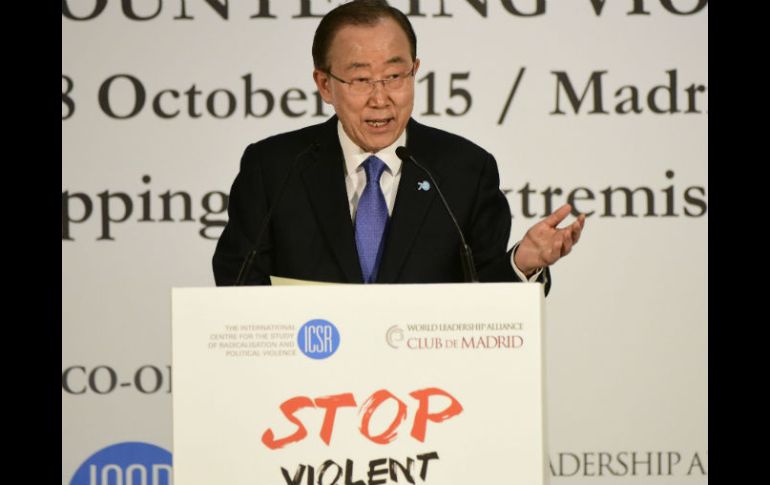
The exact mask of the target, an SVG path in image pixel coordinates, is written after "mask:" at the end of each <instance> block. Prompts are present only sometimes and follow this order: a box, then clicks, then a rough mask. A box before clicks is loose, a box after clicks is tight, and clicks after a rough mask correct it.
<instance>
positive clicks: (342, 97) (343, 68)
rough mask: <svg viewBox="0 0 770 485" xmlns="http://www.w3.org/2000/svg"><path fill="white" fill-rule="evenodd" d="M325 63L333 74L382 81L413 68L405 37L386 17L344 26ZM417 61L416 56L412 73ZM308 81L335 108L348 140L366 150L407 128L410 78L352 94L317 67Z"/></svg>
mask: <svg viewBox="0 0 770 485" xmlns="http://www.w3.org/2000/svg"><path fill="white" fill-rule="evenodd" d="M327 62H328V64H329V67H330V69H329V70H330V71H331V73H332V74H334V75H335V76H337V77H338V78H340V79H342V80H345V81H351V80H353V79H370V80H379V79H385V78H387V77H388V76H391V75H394V74H404V73H407V72H409V71H410V70H411V69H412V56H411V51H410V48H409V40H408V39H407V37H406V34H405V33H404V31H403V30H401V27H399V25H398V24H397V23H396V21H395V20H393V19H391V18H384V19H381V20H380V21H379V22H377V23H376V24H374V25H346V26H344V27H342V28H341V29H340V30H338V31H337V33H336V34H335V36H334V39H333V40H332V43H331V47H330V49H329V52H328V56H327ZM419 64H420V61H419V60H415V62H414V71H415V72H416V71H417V68H418V67H419ZM313 79H314V80H315V82H316V85H317V86H318V91H319V92H320V93H321V97H322V98H323V100H324V101H326V102H327V103H329V104H331V105H332V106H334V111H336V112H337V116H338V117H339V119H340V121H341V122H342V128H343V129H344V130H345V133H347V135H348V136H349V137H350V139H351V140H353V142H355V143H356V145H358V146H359V147H361V148H363V149H364V150H366V151H369V152H376V151H379V150H381V149H383V148H385V147H387V146H389V145H391V144H393V143H394V142H395V141H396V139H397V138H398V137H399V136H400V135H401V133H402V132H403V131H404V129H405V128H406V123H407V122H408V121H409V117H410V116H411V115H412V107H413V106H414V77H410V78H408V79H407V80H406V83H404V86H403V87H401V88H400V89H398V90H391V89H390V88H385V87H384V86H383V85H382V83H376V84H375V88H374V91H372V92H371V93H368V94H356V93H353V92H351V89H350V86H349V85H347V84H345V83H342V82H340V81H338V80H336V79H333V78H332V77H331V76H329V74H327V73H325V72H323V71H320V70H318V69H316V70H315V71H313Z"/></svg>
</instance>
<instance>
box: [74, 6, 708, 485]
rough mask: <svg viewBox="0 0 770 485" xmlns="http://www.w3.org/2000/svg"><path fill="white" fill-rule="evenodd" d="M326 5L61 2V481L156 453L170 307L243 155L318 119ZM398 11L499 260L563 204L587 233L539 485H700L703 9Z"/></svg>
mask: <svg viewBox="0 0 770 485" xmlns="http://www.w3.org/2000/svg"><path fill="white" fill-rule="evenodd" d="M338 3H341V2H328V1H326V0H292V1H269V0H250V1H246V0H232V1H230V2H224V0H223V2H222V3H220V2H217V1H215V0H211V1H209V2H207V1H199V0H174V1H168V0H167V1H166V2H161V1H160V0H133V1H129V0H125V1H123V2H118V1H115V0H67V1H65V2H63V4H62V5H63V15H62V329H63V337H62V447H63V454H62V483H63V484H65V483H92V482H90V481H88V480H86V481H83V480H81V478H73V477H82V476H85V475H77V476H76V471H78V470H79V469H80V470H83V469H85V468H83V467H86V468H87V466H88V465H89V464H91V463H94V460H95V458H94V457H93V456H92V455H94V454H97V455H98V452H99V451H100V450H103V449H105V448H108V447H111V446H114V445H120V444H123V443H139V442H140V443H146V444H148V445H154V446H156V447H159V449H165V450H168V451H171V450H172V443H171V393H170V391H171V389H172V387H171V386H172V383H171V378H170V364H171V355H170V349H171V343H170V288H171V287H174V286H209V285H213V277H212V275H211V264H210V261H211V255H212V254H213V251H214V245H215V242H216V238H217V237H218V235H219V233H220V231H221V224H222V223H223V222H224V221H225V218H226V215H225V214H224V213H223V209H224V205H223V204H224V197H223V196H224V194H226V193H227V192H229V188H230V184H231V183H232V180H233V178H234V177H235V175H236V172H237V169H238V163H239V159H240V156H241V153H242V151H243V149H244V148H245V147H246V145H247V144H249V143H251V142H253V141H256V140H259V139H261V138H264V137H266V136H268V135H271V134H275V133H278V132H282V131H286V130H291V129H295V128H299V127H301V126H305V125H308V124H313V123H319V122H321V121H323V120H324V119H326V118H327V117H328V116H329V115H330V114H331V113H332V110H331V108H330V107H328V106H324V107H323V108H322V110H321V111H322V112H321V113H319V112H318V111H319V108H318V106H317V101H316V95H315V94H314V92H315V87H314V84H313V82H312V78H311V72H312V59H311V56H310V45H311V42H312V36H313V33H314V30H315V27H316V25H317V23H318V17H308V14H314V15H321V14H323V13H325V12H327V11H328V10H329V9H331V8H332V7H333V6H335V5H337V4H338ZM391 4H392V5H393V6H396V7H398V8H401V9H402V10H404V11H405V12H411V13H413V14H415V15H411V16H410V18H411V20H412V22H413V25H414V27H415V30H416V32H417V37H418V45H417V53H418V57H420V59H421V62H422V64H421V67H420V72H418V74H417V84H416V102H415V110H414V116H415V118H416V119H417V120H418V121H421V122H423V123H426V124H429V125H433V126H436V127H440V128H444V129H447V130H449V131H452V132H455V133H458V134H461V135H463V136H465V137H467V138H469V139H471V140H473V141H475V142H476V143H478V144H479V145H481V146H483V147H484V148H486V149H487V150H488V151H490V152H491V153H492V154H494V155H495V157H496V158H497V161H498V164H499V166H500V172H501V184H502V188H503V189H505V190H506V191H510V192H509V193H508V200H509V202H510V205H511V211H512V214H513V232H512V237H511V242H512V243H513V242H514V241H515V240H518V239H519V238H520V237H521V236H522V234H523V233H524V231H525V230H526V228H527V227H529V226H530V225H531V224H532V223H533V222H534V221H535V220H536V219H537V218H539V217H542V216H543V215H544V214H545V213H546V212H548V211H550V209H554V208H556V207H558V206H559V205H561V204H562V203H563V202H565V201H567V200H568V198H570V199H571V200H572V201H573V202H574V203H575V205H576V207H577V208H578V209H579V210H581V211H584V212H587V213H589V217H588V220H587V223H586V228H585V231H584V234H583V238H582V239H581V241H580V244H579V245H578V246H577V247H576V248H575V250H574V252H573V253H572V254H571V255H570V256H569V257H568V258H566V259H564V260H562V261H560V262H558V263H557V264H556V265H555V266H554V267H553V268H552V271H553V278H554V285H553V288H552V290H551V293H550V295H549V297H548V298H547V300H546V327H545V329H546V330H545V337H546V338H545V345H546V348H547V362H546V364H547V365H546V368H547V382H546V384H547V387H546V393H547V397H548V407H547V415H548V427H549V429H548V437H547V438H548V448H549V458H550V462H551V471H552V483H554V484H560V483H564V484H576V485H578V484H583V483H594V482H597V481H598V482H599V483H605V482H606V483H617V482H618V481H619V480H620V481H621V483H625V482H629V483H635V484H643V483H652V484H655V483H661V484H663V483H665V484H690V483H706V482H707V470H708V443H707V347H706V344H707V324H708V322H707V316H706V309H707V303H708V266H707V250H708V239H707V229H708V153H707V147H708V115H707V111H708V90H707V86H708V6H707V5H706V4H707V1H706V0H654V1H653V0H607V1H604V2H602V1H600V0H594V1H591V0H585V1H582V0H544V1H537V0H500V1H497V0H490V1H486V2H485V1H481V0H478V1H473V0H444V1H439V0H422V1H420V0H412V1H407V0H401V1H393V2H391ZM214 6H216V7H217V8H218V9H219V10H217V9H215V8H214ZM418 13H420V14H422V15H423V16H418V15H416V14H418ZM256 14H262V15H263V16H262V17H258V18H251V17H253V16H255V15H256ZM268 14H269V15H270V16H271V17H269V18H268V17H265V15H268ZM524 14H530V15H524ZM303 15H304V16H303ZM132 16H134V17H145V18H146V20H134V19H132V18H131V17H132ZM86 17H91V18H89V19H85V20H76V18H81V19H82V18H86ZM519 74H521V77H520V81H519V83H518V86H517V89H516V91H515V94H514V96H513V97H512V99H511V102H510V103H506V101H507V100H508V98H509V95H510V93H511V91H512V88H513V86H514V84H515V81H516V79H517V76H518V75H519ZM111 78H114V80H113V81H112V82H111V83H110V81H109V80H110V79H111ZM247 84H250V86H251V87H250V90H251V91H254V92H255V94H253V95H252V96H248V95H247V94H246V85H247ZM139 87H140V88H141V89H139ZM258 89H261V90H263V91H257V90H258ZM137 92H143V93H144V101H143V104H137V105H136V106H139V109H137V110H135V111H136V112H135V113H132V110H133V108H134V107H135V103H137V99H138V97H137ZM265 92H269V97H271V98H272V99H273V102H272V103H268V102H266V100H267V99H268V95H266V94H265ZM571 92H574V94H575V96H576V98H575V99H578V98H580V97H581V96H583V98H582V101H576V103H579V104H578V105H577V106H575V105H573V104H572V102H571V101H570V94H571ZM228 93H229V94H228ZM282 98H283V106H282ZM468 100H470V103H469V102H468ZM249 102H250V103H251V106H250V109H251V112H253V113H256V114H259V115H263V116H260V117H256V116H247V115H246V114H245V113H247V111H248V110H249V106H248V104H249ZM154 104H156V105H157V106H156V109H154V106H153V105H154ZM506 104H508V108H507V109H505V106H506ZM468 105H470V106H469V107H468ZM73 107H74V109H73ZM230 107H232V108H233V110H232V113H231V114H229V113H228V110H229V108H230ZM466 108H467V112H466ZM448 109H449V110H451V111H452V112H454V113H463V112H464V113H463V114H461V115H459V116H451V115H450V114H448V113H447V110H448ZM656 111H657V112H656ZM428 112H433V113H436V114H426V113H428ZM163 113H166V115H163ZM110 114H112V116H110ZM294 114H299V115H297V116H294ZM163 116H166V117H163ZM118 117H122V119H120V118H118ZM501 118H502V120H501ZM624 190H625V191H627V192H624ZM129 209H130V210H129ZM217 224H219V225H217ZM490 379H492V380H493V379H494V376H493V375H491V376H490ZM128 447H129V448H130V445H129V446H128ZM153 456H155V457H156V458H157V456H160V455H153ZM105 459H106V458H105ZM117 475H118V472H117V471H115V473H113V474H112V475H109V474H107V475H106V476H105V478H103V479H101V478H100V479H97V480H95V481H93V483H99V484H104V485H106V484H112V483H118V481H117ZM161 475H162V474H161ZM134 483H137V482H134ZM146 483H153V482H152V480H151V474H150V475H148V479H147V481H146ZM157 483H162V482H161V481H158V482H157Z"/></svg>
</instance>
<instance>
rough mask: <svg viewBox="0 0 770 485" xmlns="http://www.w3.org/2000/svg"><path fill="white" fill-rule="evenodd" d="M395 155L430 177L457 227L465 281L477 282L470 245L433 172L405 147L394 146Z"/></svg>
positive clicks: (477, 277)
mask: <svg viewBox="0 0 770 485" xmlns="http://www.w3.org/2000/svg"><path fill="white" fill-rule="evenodd" d="M396 155H398V158H400V159H401V160H403V161H404V162H407V161H410V162H412V163H413V164H415V166H417V168H419V169H420V170H422V171H423V172H425V173H426V174H427V175H428V178H429V179H430V182H431V183H432V184H433V186H434V187H435V188H436V192H438V195H439V197H440V198H441V202H442V203H443V204H444V208H445V209H446V211H447V214H449V217H450V218H451V219H452V223H453V224H454V226H455V229H457V234H459V235H460V262H461V264H462V268H463V274H464V275H465V281H466V282H468V283H478V282H479V276H478V273H477V272H476V265H475V264H474V263H473V252H472V251H471V248H470V246H468V243H467V242H465V236H464V235H463V231H462V229H460V224H458V223H457V218H456V217H455V215H454V212H452V209H450V208H449V203H447V201H446V198H445V197H444V194H443V192H441V189H440V188H439V186H438V183H436V179H434V178H433V174H432V173H430V171H429V170H428V169H427V168H425V167H423V166H422V165H421V164H420V163H419V162H418V161H417V160H416V159H415V158H414V157H413V156H412V154H411V153H409V150H407V149H406V147H398V148H396Z"/></svg>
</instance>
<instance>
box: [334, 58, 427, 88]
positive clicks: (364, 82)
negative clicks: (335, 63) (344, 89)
mask: <svg viewBox="0 0 770 485" xmlns="http://www.w3.org/2000/svg"><path fill="white" fill-rule="evenodd" d="M326 74H328V75H329V76H331V78H332V79H335V80H337V81H339V82H341V83H342V84H347V85H348V87H349V88H350V92H351V93H353V94H371V93H373V92H374V86H375V85H376V84H377V83H381V84H382V88H383V89H384V90H386V91H398V90H399V89H401V88H403V87H404V85H405V84H406V80H407V79H408V78H409V77H410V76H414V64H412V67H411V68H410V69H409V70H408V71H406V72H402V73H400V74H391V75H390V76H388V77H386V78H385V79H368V78H365V77H358V78H355V79H351V80H350V81H345V80H344V79H340V78H338V77H337V76H335V75H334V74H332V72H331V70H327V71H326Z"/></svg>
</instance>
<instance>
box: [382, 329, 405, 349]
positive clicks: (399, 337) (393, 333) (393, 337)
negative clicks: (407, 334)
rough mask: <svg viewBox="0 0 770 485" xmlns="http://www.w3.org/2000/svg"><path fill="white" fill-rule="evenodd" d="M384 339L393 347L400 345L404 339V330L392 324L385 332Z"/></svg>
mask: <svg viewBox="0 0 770 485" xmlns="http://www.w3.org/2000/svg"><path fill="white" fill-rule="evenodd" d="M385 341H386V342H387V343H388V345H390V346H391V347H393V348H394V349H397V348H399V347H401V342H403V341H404V331H403V330H402V329H401V327H399V326H398V325H393V326H392V327H390V328H389V329H388V331H387V332H385Z"/></svg>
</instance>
